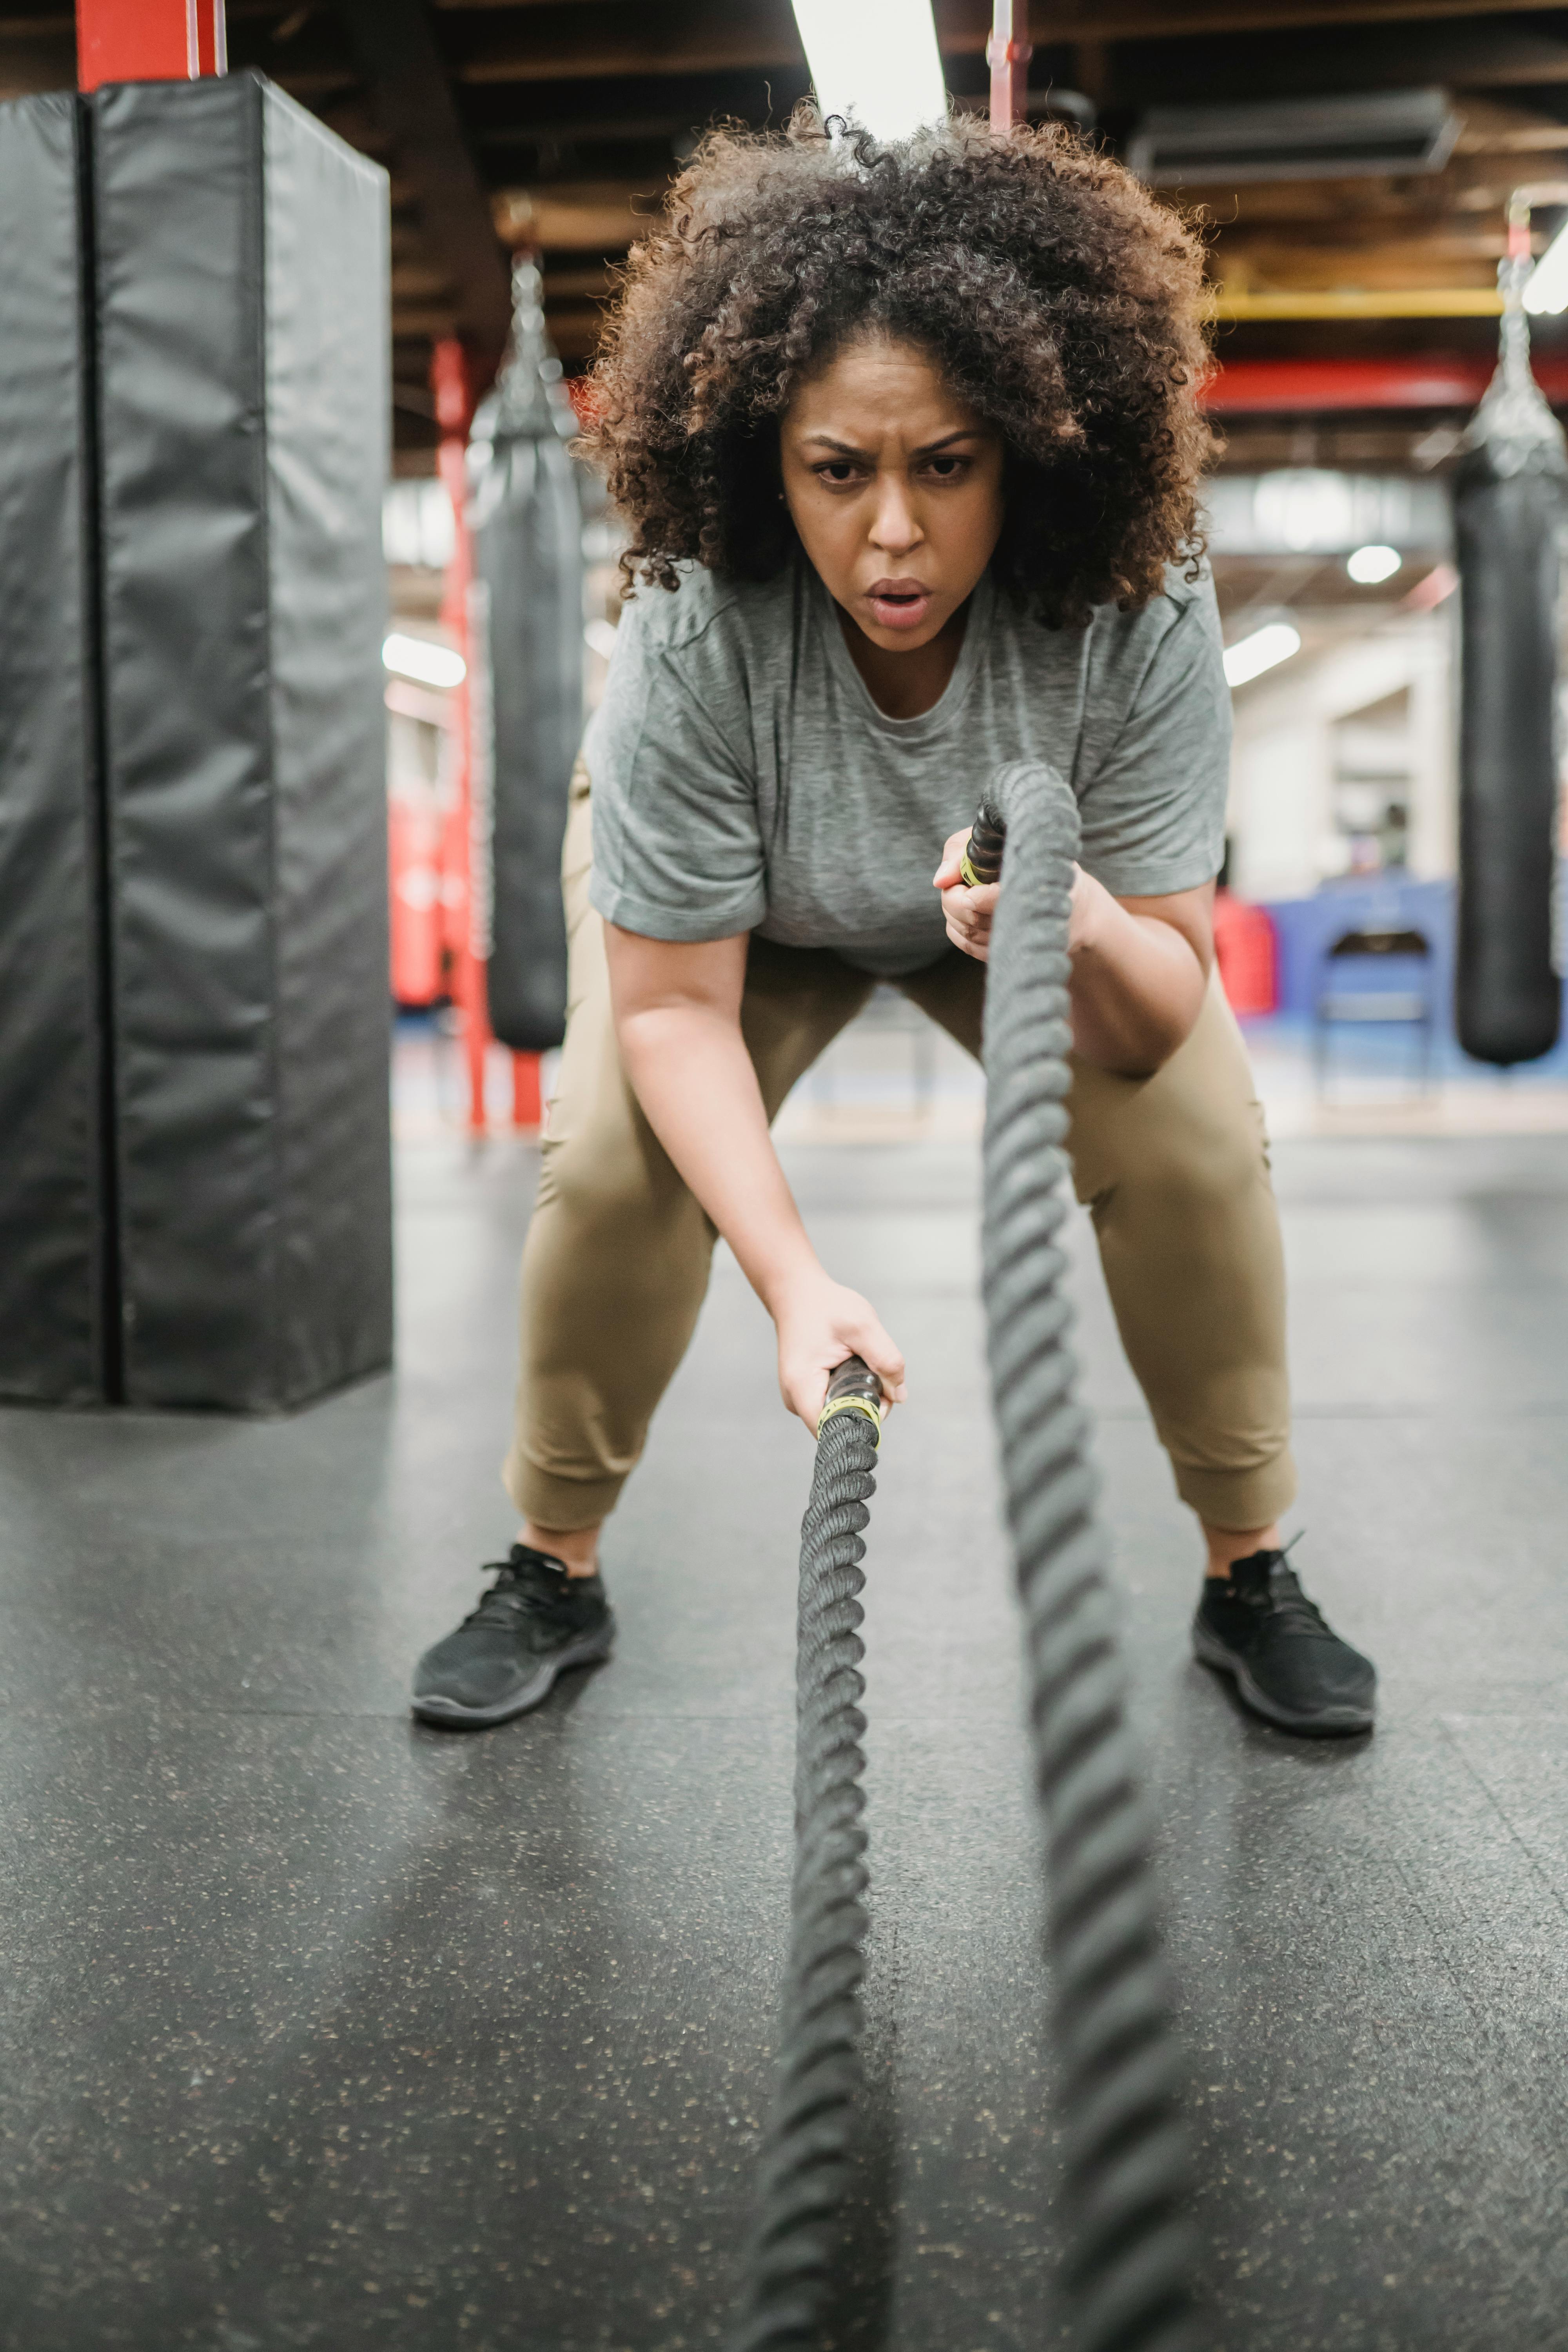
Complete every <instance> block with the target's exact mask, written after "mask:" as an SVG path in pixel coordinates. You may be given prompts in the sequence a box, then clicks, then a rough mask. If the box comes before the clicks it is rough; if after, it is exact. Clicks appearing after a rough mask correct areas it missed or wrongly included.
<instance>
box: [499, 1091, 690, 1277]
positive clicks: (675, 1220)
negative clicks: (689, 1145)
mask: <svg viewBox="0 0 1568 2352" xmlns="http://www.w3.org/2000/svg"><path fill="white" fill-rule="evenodd" d="M683 1215H684V1216H686V1217H688V1218H695V1219H696V1220H697V1221H698V1222H699V1223H700V1222H701V1217H702V1213H701V1211H700V1208H699V1207H698V1205H697V1202H696V1201H695V1200H694V1199H693V1198H692V1195H691V1194H690V1193H689V1192H688V1191H687V1188H686V1186H685V1184H684V1183H683V1182H682V1181H681V1180H680V1178H679V1175H678V1174H677V1173H676V1171H675V1169H674V1167H673V1165H672V1164H671V1162H670V1160H669V1158H668V1154H667V1153H666V1152H665V1151H664V1150H663V1149H662V1148H661V1146H660V1145H659V1143H658V1139H657V1138H656V1137H655V1136H654V1134H653V1133H652V1130H651V1129H647V1126H646V1123H644V1124H643V1126H642V1128H641V1130H640V1131H639V1128H638V1125H637V1123H636V1122H634V1121H631V1120H626V1121H625V1122H621V1121H617V1122H616V1123H615V1124H614V1126H611V1124H610V1123H609V1122H607V1121H595V1122H593V1123H591V1124H590V1125H588V1126H587V1127H585V1128H584V1129H582V1130H581V1131H578V1132H574V1133H572V1134H569V1135H567V1136H564V1137H563V1138H561V1139H559V1140H557V1141H553V1142H546V1144H545V1146H544V1150H543V1154H542V1165H541V1169H540V1179H539V1192H538V1195H537V1198H536V1201H535V1207H534V1224H535V1227H536V1228H537V1227H538V1226H539V1225H540V1224H541V1223H548V1224H550V1225H552V1226H553V1227H555V1228H556V1230H557V1231H560V1230H561V1229H563V1228H564V1229H565V1231H566V1232H567V1233H568V1234H569V1235H570V1246H571V1247H572V1248H573V1250H574V1251H595V1252H597V1251H602V1250H608V1251H611V1252H612V1253H614V1252H616V1247H617V1244H619V1245H621V1246H623V1247H624V1246H625V1245H626V1244H635V1243H636V1242H637V1241H643V1242H645V1243H646V1244H647V1247H648V1248H650V1249H652V1248H657V1247H658V1244H659V1242H660V1240H664V1241H666V1242H668V1239H669V1238H670V1235H671V1230H672V1228H674V1227H677V1226H679V1223H680V1221H681V1219H682V1217H683Z"/></svg>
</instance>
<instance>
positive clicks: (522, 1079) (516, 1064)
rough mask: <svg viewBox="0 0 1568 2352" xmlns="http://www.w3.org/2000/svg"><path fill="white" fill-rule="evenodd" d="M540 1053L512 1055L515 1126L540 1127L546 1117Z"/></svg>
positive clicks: (512, 1107)
mask: <svg viewBox="0 0 1568 2352" xmlns="http://www.w3.org/2000/svg"><path fill="white" fill-rule="evenodd" d="M541 1059H542V1056H541V1055H538V1054H514V1055H512V1057H511V1123H512V1125H513V1127H539V1126H541V1125H542V1123H543V1119H544V1099H543V1095H542V1091H541V1088H540V1083H539V1065H540V1061H541Z"/></svg>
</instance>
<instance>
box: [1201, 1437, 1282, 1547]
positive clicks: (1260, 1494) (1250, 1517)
mask: <svg viewBox="0 0 1568 2352" xmlns="http://www.w3.org/2000/svg"><path fill="white" fill-rule="evenodd" d="M1171 1467H1172V1469H1173V1471H1174V1472H1175V1474H1176V1492H1177V1494H1178V1495H1180V1496H1181V1498H1182V1500H1183V1502H1184V1503H1186V1504H1189V1505H1190V1506H1191V1507H1192V1508H1193V1509H1194V1511H1196V1513H1197V1515H1198V1517H1199V1518H1200V1519H1202V1520H1204V1521H1205V1523H1206V1524H1207V1525H1208V1526H1209V1527H1211V1528H1232V1529H1237V1528H1266V1527H1268V1526H1270V1525H1271V1524H1272V1522H1273V1521H1274V1520H1275V1519H1277V1518H1278V1517H1279V1514H1280V1512H1281V1511H1285V1510H1288V1509H1289V1507H1290V1505H1291V1504H1292V1503H1293V1502H1294V1501H1295V1499H1296V1465H1295V1462H1294V1461H1293V1460H1292V1458H1291V1454H1290V1450H1289V1446H1287V1447H1286V1449H1285V1451H1284V1452H1283V1453H1281V1454H1276V1455H1275V1457H1274V1459H1273V1461H1272V1462H1265V1463H1263V1464H1262V1465H1260V1466H1258V1468H1256V1469H1251V1470H1197V1469H1194V1468H1193V1467H1192V1466H1191V1465H1189V1464H1186V1463H1182V1462H1173V1464H1172V1465H1171Z"/></svg>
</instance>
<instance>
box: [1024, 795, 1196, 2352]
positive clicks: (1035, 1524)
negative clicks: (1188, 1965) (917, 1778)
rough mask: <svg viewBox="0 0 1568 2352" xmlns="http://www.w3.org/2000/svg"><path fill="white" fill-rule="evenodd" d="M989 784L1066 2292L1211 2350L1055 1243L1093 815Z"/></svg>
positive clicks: (1134, 1778) (1137, 1800)
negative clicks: (1197, 2310) (1084, 828)
mask: <svg viewBox="0 0 1568 2352" xmlns="http://www.w3.org/2000/svg"><path fill="white" fill-rule="evenodd" d="M994 792H995V797H996V799H997V801H998V803H999V804H1000V810H1001V814H1002V815H1003V816H1004V817H1005V820H1006V841H1007V848H1006V858H1005V864H1004V866H1003V879H1002V894H1001V898H1000V900H999V902H998V905H997V909H996V917H995V922H994V929H993V932H992V939H991V964H990V972H989V975H988V980H987V986H986V1001H985V1080H986V1111H985V1218H984V1287H985V1303H986V1312H987V1317H988V1324H989V1333H988V1339H989V1356H990V1364H991V1390H992V1396H993V1399H994V1407H995V1413H996V1423H997V1429H998V1433H999V1436H1000V1440H1001V1451H1002V1470H1003V1481H1004V1485H1005V1489H1006V1504H1007V1519H1008V1524H1009V1527H1010V1528H1011V1531H1012V1537H1013V1545H1014V1551H1015V1556H1016V1565H1017V1580H1018V1595H1019V1599H1020V1601H1021V1602H1022V1605H1023V1611H1024V1631H1025V1641H1026V1653H1027V1670H1028V1685H1029V1721H1030V1727H1031V1734H1032V1738H1033V1743H1034V1751H1035V1774H1036V1787H1037V1791H1038V1795H1039V1801H1040V1807H1041V1811H1042V1812H1043V1814H1044V1817H1045V1827H1046V1836H1047V1855H1048V1865H1049V1892H1048V1917H1049V1927H1048V1937H1049V1946H1050V1958H1051V1962H1052V1967H1053V1971H1054V1975H1055V1987H1056V2026H1057V2044H1058V2053H1059V2057H1060V2062H1061V2079H1060V2086H1059V2098H1060V2102H1061V2109H1062V2115H1063V2120H1064V2124H1065V2134H1064V2138H1065V2187H1066V2215H1065V2222H1066V2231H1065V2235H1066V2247H1065V2256H1064V2263H1063V2284H1064V2288H1065V2292H1066V2300H1067V2307H1068V2320H1069V2324H1070V2328H1071V2334H1072V2341H1073V2343H1074V2345H1075V2347H1077V2352H1177V2347H1190V2346H1191V2345H1193V2344H1194V2342H1195V2340H1196V2339H1195V2336H1194V2332H1193V2325H1192V2315H1191V2301H1190V2294H1189V2289H1188V2283H1187V2280H1188V2260H1189V2256H1188V2237H1187V2231H1186V2228H1185V2225H1184V2218H1183V2211H1184V2201H1185V2193H1186V2185H1187V2167H1186V2152H1185V2145H1184V2135H1183V2132H1182V2128H1181V2122H1180V2117H1179V2114H1178V2105H1177V2083H1178V2072H1179V2070H1178V2063H1177V2054H1176V2049H1175V2043H1174V2041H1173V2034H1172V2030H1171V2026H1170V2021H1169V2016H1168V2011H1167V1990H1166V1984H1165V1978H1164V1971H1163V1964H1162V1958H1161V1945H1160V1930H1159V1920H1158V1916H1157V1911H1156V1904H1155V1895H1154V1887H1153V1881H1152V1871H1151V1865H1150V1860H1149V1822H1148V1817H1147V1813H1146V1811H1145V1808H1144V1804H1143V1801H1142V1793H1141V1789H1140V1782H1139V1774H1138V1762H1137V1757H1136V1753H1135V1750H1134V1746H1133V1741H1132V1738H1131V1732H1130V1730H1129V1727H1128V1722H1127V1686H1126V1675H1125V1673H1124V1671H1123V1668H1122V1664H1121V1655H1120V1652H1119V1648H1118V1643H1117V1637H1116V1632H1115V1625H1114V1612H1113V1607H1112V1599H1111V1592H1110V1580H1109V1575H1108V1570H1107V1559H1106V1547H1105V1542H1104V1538H1103V1537H1102V1535H1101V1533H1100V1527H1099V1525H1098V1523H1097V1518H1096V1511H1095V1500H1096V1491H1097V1490H1096V1481H1095V1477H1094V1475H1093V1472H1092V1471H1091V1470H1090V1468H1089V1459H1088V1434H1089V1432H1088V1422H1087V1416H1086V1414H1085V1412H1084V1410H1083V1408H1082V1407H1081V1406H1080V1405H1079V1403H1078V1402H1077V1400H1076V1396H1075V1393H1074V1391H1075V1387H1076V1381H1077V1367H1076V1365H1075V1363H1074V1360H1073V1353H1072V1349H1071V1345H1070V1343H1069V1340H1068V1328H1069V1326H1070V1322H1071V1311H1070V1308H1069V1307H1068V1300H1067V1297H1066V1292H1065V1277H1066V1274H1067V1261H1066V1258H1065V1256H1064V1255H1063V1252H1062V1248H1061V1243H1060V1233H1061V1227H1062V1224H1063V1223H1064V1221H1065V1219H1066V1217H1067V1214H1068V1204H1067V1199H1066V1192H1065V1184H1064V1179H1065V1177H1066V1174H1067V1160H1066V1156H1065V1154H1064V1151H1063V1149H1062V1146H1063V1142H1064V1139H1065V1137H1066V1134H1067V1123H1068V1122H1067V1110H1066V1097H1067V1090H1068V1068H1067V1058H1066V1057H1067V1052H1068V1045H1069V1043H1070V1032H1069V1030H1068V994H1067V990H1068V954H1067V940H1068V902H1069V895H1070V891H1071V886H1072V860H1073V857H1074V856H1075V854H1076V852H1077V848H1078V835H1079V825H1078V809H1077V805H1076V803H1075V802H1074V800H1073V796H1072V793H1071V792H1070V790H1069V789H1068V786H1067V785H1066V784H1065V783H1064V782H1062V780H1061V779H1060V777H1058V775H1057V774H1056V773H1055V772H1054V771H1052V770H1051V769H1049V768H1046V767H1042V766H1037V765H1035V764H1032V763H1021V764H1019V765H1017V766H1015V767H1011V768H1005V769H1004V770H1003V771H1002V772H1001V774H1000V775H999V776H998V777H997V779H996V782H995V786H994Z"/></svg>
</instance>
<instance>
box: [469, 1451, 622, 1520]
mask: <svg viewBox="0 0 1568 2352" xmlns="http://www.w3.org/2000/svg"><path fill="white" fill-rule="evenodd" d="M500 1475H501V1484H502V1485H503V1486H505V1488H506V1491H507V1493H508V1494H509V1495H510V1496H511V1499H512V1501H513V1502H514V1503H515V1504H516V1505H517V1507H518V1509H519V1510H520V1511H521V1513H522V1516H523V1517H524V1518H525V1519H531V1520H532V1521H533V1523H534V1525H535V1526H536V1527H541V1528H558V1529H559V1530H560V1532H561V1533H562V1534H563V1535H567V1534H570V1532H571V1531H572V1529H573V1528H596V1527H597V1526H598V1524H599V1521H600V1520H601V1519H607V1518H608V1517H609V1516H610V1513H611V1512H612V1511H613V1510H614V1509H615V1507H616V1504H617V1503H618V1502H619V1501H620V1499H621V1488H622V1487H623V1486H625V1485H626V1480H625V1479H624V1478H605V1477H603V1476H600V1477H596V1478H567V1477H563V1476H562V1475H561V1474H560V1473H559V1472H558V1471H553V1470H542V1469H541V1468H540V1466H539V1465H538V1463H537V1462H530V1461H529V1460H527V1458H526V1457H525V1456H524V1455H522V1454H518V1453H517V1452H515V1451H514V1452H512V1453H510V1454H508V1455H507V1457H506V1460H505V1462H504V1463H503V1465H501V1474H500Z"/></svg>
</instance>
